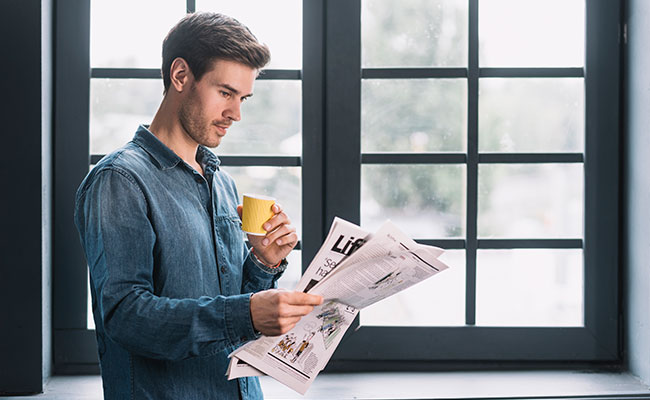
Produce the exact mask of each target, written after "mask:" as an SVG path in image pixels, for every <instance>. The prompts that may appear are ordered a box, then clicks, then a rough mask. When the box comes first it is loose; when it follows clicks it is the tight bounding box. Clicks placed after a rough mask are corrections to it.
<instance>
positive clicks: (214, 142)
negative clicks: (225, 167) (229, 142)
mask: <svg viewBox="0 0 650 400" xmlns="http://www.w3.org/2000/svg"><path fill="white" fill-rule="evenodd" d="M201 144H202V145H204V146H205V147H217V146H219V144H221V137H220V136H217V137H215V138H209V139H206V140H205V143H201Z"/></svg>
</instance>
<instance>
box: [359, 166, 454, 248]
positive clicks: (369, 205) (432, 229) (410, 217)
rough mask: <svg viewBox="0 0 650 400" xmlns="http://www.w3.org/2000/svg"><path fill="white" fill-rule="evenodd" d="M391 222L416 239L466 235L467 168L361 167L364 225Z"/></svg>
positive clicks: (371, 229)
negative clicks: (387, 220) (388, 220)
mask: <svg viewBox="0 0 650 400" xmlns="http://www.w3.org/2000/svg"><path fill="white" fill-rule="evenodd" d="M386 219H390V220H391V221H393V222H394V223H395V224H396V225H397V226H398V227H399V228H400V229H401V230H403V231H404V232H405V233H406V234H408V235H409V236H411V237H413V238H421V239H426V238H429V239H433V238H446V237H460V236H463V234H464V233H465V165H363V166H362V167H361V226H362V227H363V228H364V229H367V230H369V231H371V232H372V231H375V230H376V229H378V228H379V226H380V225H381V224H382V223H383V222H384V221H385V220H386Z"/></svg>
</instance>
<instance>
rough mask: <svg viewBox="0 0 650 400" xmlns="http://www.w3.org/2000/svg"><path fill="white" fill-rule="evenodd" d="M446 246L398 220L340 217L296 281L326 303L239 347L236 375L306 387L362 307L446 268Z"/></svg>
mask: <svg viewBox="0 0 650 400" xmlns="http://www.w3.org/2000/svg"><path fill="white" fill-rule="evenodd" d="M442 252H443V250H442V249H439V248H436V247H433V246H425V245H420V244H418V243H416V242H415V241H413V240H412V239H410V238H409V237H408V236H406V235H405V234H403V233H402V232H401V231H400V230H399V229H398V228H397V227H396V226H395V225H394V224H392V223H390V222H386V223H385V224H384V225H383V226H382V227H381V229H380V230H379V231H378V232H377V233H376V234H374V235H368V234H367V233H366V232H364V231H363V230H361V228H360V227H358V226H356V225H354V224H351V223H349V222H346V221H344V220H341V219H336V220H335V222H334V223H333V224H332V228H331V229H330V233H329V234H328V237H327V239H326V240H325V243H324V245H323V246H322V247H321V250H320V251H319V252H318V254H317V255H316V257H315V258H314V260H313V261H312V263H311V264H310V266H309V268H308V270H307V271H306V272H305V275H304V276H303V278H302V279H301V280H300V282H299V284H298V287H297V288H296V290H301V291H308V292H309V293H316V294H320V295H322V296H323V297H324V299H325V301H324V302H323V304H322V305H320V306H318V307H315V308H314V310H313V311H312V312H311V313H310V314H309V315H306V316H305V317H303V318H302V319H301V320H300V321H299V322H298V323H297V324H296V326H295V327H294V328H293V329H291V330H290V331H289V332H287V333H286V334H284V335H281V336H277V337H261V338H259V339H257V340H255V341H252V342H250V343H247V344H246V345H244V346H242V347H240V348H239V349H237V350H235V351H234V352H233V353H232V354H231V356H232V358H233V359H232V360H231V367H230V368H229V375H228V376H229V379H233V378H235V377H238V376H251V375H252V374H253V373H256V374H260V373H265V374H268V375H270V376H272V377H273V378H275V379H276V380H278V381H280V382H282V383H284V384H285V385H287V386H289V387H290V388H292V389H293V390H295V391H297V392H299V393H301V394H304V393H305V392H306V391H307V389H308V388H309V386H310V385H311V383H312V382H313V381H314V379H315V378H316V376H317V375H318V373H319V372H320V371H321V370H322V369H323V368H325V366H326V365H327V362H328V361H329V359H330V358H331V356H332V354H333V353H334V350H335V349H336V347H337V346H338V344H339V342H340V341H341V339H342V337H343V334H344V333H345V331H346V330H347V329H348V328H349V326H350V325H351V324H352V322H353V321H354V318H355V317H356V315H357V314H358V312H359V309H360V308H362V307H365V306H367V305H370V304H373V303H375V302H376V301H379V300H381V299H383V298H386V297H388V296H390V295H392V294H395V293H397V292H399V291H401V290H403V289H405V288H407V287H409V286H411V285H413V284H415V283H417V282H420V281H422V280H423V279H426V278H428V277H430V276H433V275H435V274H436V273H438V272H440V271H442V270H444V269H446V268H447V266H446V265H445V264H443V263H442V262H441V261H439V260H438V258H437V257H438V256H439V255H440V254H442ZM242 361H243V362H245V363H247V364H248V366H247V367H246V365H245V364H243V363H242ZM247 368H248V369H247ZM242 373H251V375H240V374H242Z"/></svg>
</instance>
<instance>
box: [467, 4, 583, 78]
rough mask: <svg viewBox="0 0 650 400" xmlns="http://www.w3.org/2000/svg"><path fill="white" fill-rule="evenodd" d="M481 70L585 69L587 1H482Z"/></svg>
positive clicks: (480, 17)
mask: <svg viewBox="0 0 650 400" xmlns="http://www.w3.org/2000/svg"><path fill="white" fill-rule="evenodd" d="M478 4H479V21H480V23H479V63H480V65H481V67H581V66H583V65H584V56H585V50H584V42H585V0H481V1H479V2H478Z"/></svg>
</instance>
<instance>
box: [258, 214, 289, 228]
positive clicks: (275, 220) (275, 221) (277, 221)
mask: <svg viewBox="0 0 650 400" xmlns="http://www.w3.org/2000/svg"><path fill="white" fill-rule="evenodd" d="M290 224H291V220H289V217H288V216H287V214H285V213H283V212H280V213H277V214H275V215H274V216H272V217H271V218H269V220H268V221H266V222H265V223H264V225H263V226H262V227H263V228H264V230H265V231H267V232H271V231H273V230H274V229H276V228H277V227H278V226H280V225H290Z"/></svg>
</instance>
